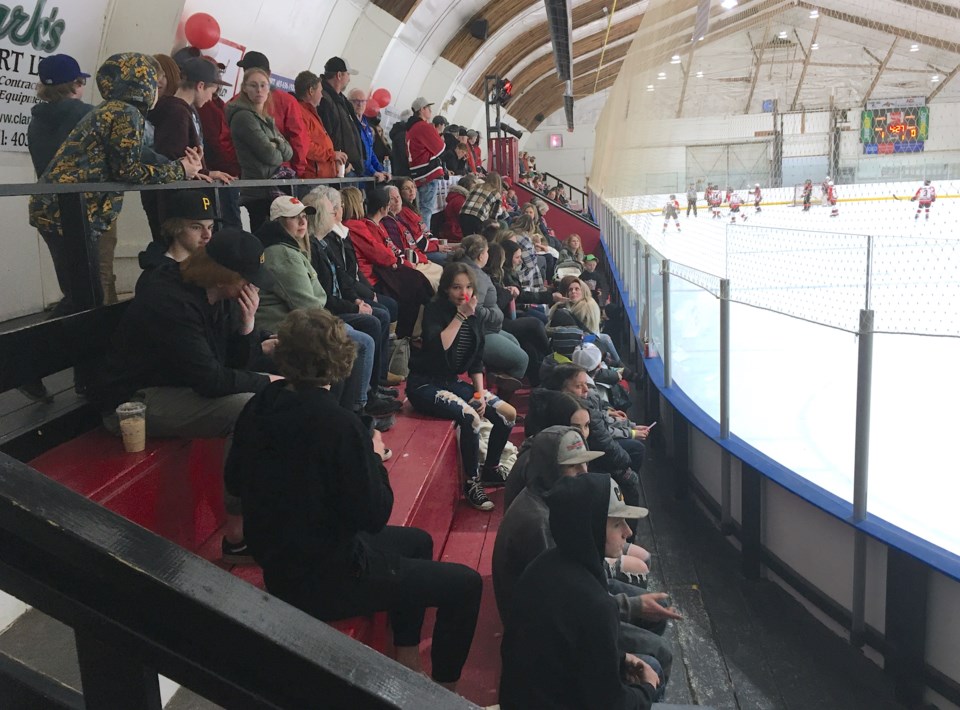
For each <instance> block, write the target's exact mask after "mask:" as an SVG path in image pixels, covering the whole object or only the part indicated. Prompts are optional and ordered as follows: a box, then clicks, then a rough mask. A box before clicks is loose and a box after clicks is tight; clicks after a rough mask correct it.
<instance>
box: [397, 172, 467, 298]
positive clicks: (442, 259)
mask: <svg viewBox="0 0 960 710" xmlns="http://www.w3.org/2000/svg"><path fill="white" fill-rule="evenodd" d="M383 189H384V190H386V191H387V195H388V196H389V198H390V202H389V203H388V205H387V214H386V216H384V218H383V219H382V220H381V221H380V224H381V225H383V228H384V229H385V230H387V235H388V236H389V237H390V241H392V242H393V244H394V246H396V247H397V248H398V249H400V250H401V251H402V252H404V254H405V255H406V256H407V257H408V258H409V257H410V256H412V257H413V258H412V259H411V261H412V262H413V263H414V264H415V265H416V269H417V271H419V272H420V273H421V274H423V275H424V276H426V277H427V280H428V281H429V282H430V285H431V286H433V287H434V289H436V287H437V284H439V283H440V274H442V273H443V264H445V263H446V261H447V252H448V251H453V247H449V246H444V247H443V250H442V251H441V247H440V241H439V240H437V239H434V238H432V237H431V236H430V233H429V232H425V231H423V230H422V227H423V223H422V222H420V216H419V215H417V228H418V229H419V230H420V235H421V236H420V237H419V238H417V237H415V236H414V235H413V232H411V231H410V228H409V227H408V226H407V223H406V221H405V220H404V219H403V216H402V214H401V212H402V209H403V202H402V201H401V199H400V189H399V188H398V187H397V186H396V185H387V186H386V187H384V188H383ZM411 212H412V210H411Z"/></svg>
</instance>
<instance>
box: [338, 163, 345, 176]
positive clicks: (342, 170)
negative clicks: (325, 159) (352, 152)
mask: <svg viewBox="0 0 960 710" xmlns="http://www.w3.org/2000/svg"><path fill="white" fill-rule="evenodd" d="M346 171H347V166H346V165H344V164H343V163H337V177H343V176H344V175H345V174H346Z"/></svg>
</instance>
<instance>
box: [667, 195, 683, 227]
mask: <svg viewBox="0 0 960 710" xmlns="http://www.w3.org/2000/svg"><path fill="white" fill-rule="evenodd" d="M679 209H680V203H679V202H677V196H676V195H670V199H669V200H667V202H666V204H664V206H663V233H664V234H666V233H667V223H668V222H670V220H671V219H672V220H673V221H674V223H675V224H676V225H677V231H678V232H679V231H680V215H679V214H678V213H677V210H679Z"/></svg>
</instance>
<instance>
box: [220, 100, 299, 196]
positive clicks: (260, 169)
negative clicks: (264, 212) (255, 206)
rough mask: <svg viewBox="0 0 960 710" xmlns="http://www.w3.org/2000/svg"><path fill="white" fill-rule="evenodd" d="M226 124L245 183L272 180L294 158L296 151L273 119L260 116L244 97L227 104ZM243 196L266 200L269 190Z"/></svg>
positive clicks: (248, 191) (244, 192) (254, 190)
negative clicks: (284, 164) (285, 163)
mask: <svg viewBox="0 0 960 710" xmlns="http://www.w3.org/2000/svg"><path fill="white" fill-rule="evenodd" d="M227 121H228V122H229V124H230V133H231V134H232V135H233V145H234V148H236V150H237V159H238V160H239V161H240V177H242V178H244V179H245V180H268V179H270V178H271V177H272V176H273V174H274V173H275V172H277V169H278V168H279V167H280V166H281V165H282V164H283V162H284V161H286V160H290V156H292V155H293V149H292V148H291V147H290V144H289V143H288V142H287V139H286V138H284V137H283V135H282V134H281V133H280V131H278V130H277V126H276V124H275V123H274V122H273V119H272V118H271V117H270V116H262V115H260V114H259V113H257V112H256V111H255V110H254V108H253V105H252V104H251V103H250V102H249V101H248V100H247V99H246V98H245V97H244V96H243V94H238V95H237V97H236V98H235V99H234V100H233V101H231V102H230V103H228V104H227ZM241 195H242V196H243V197H244V198H245V199H251V200H256V199H266V198H268V197H269V196H270V191H269V190H268V189H267V188H245V189H243V190H241Z"/></svg>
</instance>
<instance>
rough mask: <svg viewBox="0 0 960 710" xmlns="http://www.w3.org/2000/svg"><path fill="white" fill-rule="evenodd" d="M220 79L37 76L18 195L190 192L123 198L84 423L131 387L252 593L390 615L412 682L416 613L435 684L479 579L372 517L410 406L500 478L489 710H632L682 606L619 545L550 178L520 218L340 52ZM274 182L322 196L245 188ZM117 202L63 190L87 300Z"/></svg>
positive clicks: (601, 285) (39, 205)
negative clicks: (114, 185)
mask: <svg viewBox="0 0 960 710" xmlns="http://www.w3.org/2000/svg"><path fill="white" fill-rule="evenodd" d="M239 66H240V67H241V68H242V70H243V76H242V80H241V83H240V85H239V91H238V93H237V95H236V96H235V97H233V98H232V99H230V100H229V101H227V102H224V101H223V100H222V99H221V98H220V96H219V95H218V92H219V91H220V87H222V86H224V85H226V82H224V81H223V79H222V76H221V74H222V71H223V68H224V67H223V66H222V65H218V64H217V62H216V60H214V59H211V58H209V57H204V56H202V55H201V54H200V52H198V51H197V50H193V49H192V48H189V47H188V48H185V49H183V50H180V51H178V52H176V53H175V54H174V55H173V56H166V55H156V56H154V57H151V56H147V55H144V54H138V53H124V54H118V55H114V56H113V57H110V58H109V59H108V60H107V61H106V62H105V63H104V64H103V65H102V66H101V67H100V68H99V70H98V71H97V73H96V77H95V79H96V81H97V85H98V88H99V90H100V94H101V95H102V96H103V99H104V101H103V102H102V103H101V104H99V105H98V106H96V107H91V106H90V105H89V104H86V103H84V102H83V101H82V95H83V91H84V87H85V84H86V80H87V79H88V78H89V77H90V75H89V74H86V73H84V72H82V71H81V70H80V67H79V66H78V65H77V62H76V61H74V60H73V59H72V58H70V57H68V56H66V55H53V56H51V57H47V58H45V59H44V60H42V61H41V62H40V65H39V79H40V83H39V90H38V94H39V98H40V100H41V102H40V103H38V104H37V106H36V107H35V108H34V109H33V114H34V118H33V123H32V124H31V127H30V149H31V155H32V157H33V161H34V166H35V168H36V172H37V175H38V178H39V180H40V182H42V183H68V182H125V183H136V184H141V185H158V184H164V183H171V182H176V181H181V180H198V181H202V182H204V183H207V185H206V186H201V187H197V188H193V189H183V190H154V191H144V192H141V193H140V194H141V203H142V206H143V209H144V212H145V213H146V215H147V222H148V225H149V232H150V234H149V237H148V236H147V235H146V234H145V235H144V237H145V238H144V240H143V241H144V242H145V243H146V244H145V248H144V250H143V251H142V253H141V254H140V256H139V263H140V266H141V268H142V274H141V275H140V277H139V280H138V281H137V284H136V288H135V293H134V295H133V299H132V301H131V302H130V303H129V305H128V306H127V308H126V310H125V311H124V314H123V316H122V319H121V322H120V325H119V327H118V328H117V330H116V332H115V333H114V335H113V338H112V340H111V342H110V344H109V347H108V354H107V356H106V358H105V360H104V362H103V363H102V365H101V367H100V368H99V370H98V371H97V373H96V374H95V375H94V376H92V378H91V381H90V383H89V385H88V388H87V392H86V394H87V396H88V397H89V398H90V399H91V400H92V401H93V402H94V403H95V404H96V405H97V406H98V407H99V408H100V410H101V412H102V413H103V419H104V425H105V426H106V427H107V428H108V429H109V430H111V431H113V432H114V433H117V432H118V431H119V427H118V422H117V418H116V415H115V409H116V407H117V406H118V405H119V404H121V403H123V402H127V401H130V400H140V401H143V402H145V403H146V412H147V415H146V416H147V430H148V432H149V434H150V435H151V436H161V437H184V438H226V439H227V441H228V446H227V454H226V457H225V461H224V485H225V498H226V507H227V514H228V516H227V525H226V527H225V530H224V537H223V540H222V549H221V553H222V557H223V559H224V560H225V561H229V562H234V563H249V562H252V561H255V562H256V563H258V564H259V565H260V566H261V567H262V568H263V570H264V580H265V583H266V586H267V589H268V590H269V591H270V592H271V593H273V594H275V595H277V596H278V597H280V598H282V599H284V600H286V601H288V602H289V603H291V604H294V605H295V606H298V607H299V608H301V609H304V610H305V611H307V612H308V613H310V614H313V615H314V616H316V617H318V618H320V619H323V620H328V621H329V620H336V619H342V618H345V617H350V616H356V615H359V614H366V613H370V612H372V611H378V610H385V611H387V612H389V615H390V619H391V628H392V631H393V638H394V644H395V646H396V657H397V660H399V661H400V662H401V663H403V664H404V665H407V666H408V667H410V668H413V669H415V670H420V669H421V661H420V652H419V644H420V640H421V632H422V627H423V621H424V612H425V609H427V608H436V609H437V616H436V623H435V626H434V629H433V643H432V650H431V653H432V660H433V662H432V666H431V674H432V677H433V678H434V679H435V680H436V681H437V682H439V683H442V684H444V685H446V686H447V687H449V688H451V689H455V687H456V683H457V681H458V680H459V678H460V674H461V671H462V668H463V665H464V662H465V661H466V657H467V654H468V653H469V650H470V646H471V643H472V639H473V634H474V630H475V626H476V621H477V615H478V612H479V608H480V600H481V593H482V584H481V580H480V577H479V575H478V574H477V573H476V572H475V571H474V570H472V569H469V568H467V567H465V566H463V565H458V564H452V563H446V562H436V561H434V551H433V540H432V539H431V538H430V536H429V535H428V534H427V533H425V532H424V531H421V530H417V529H415V528H398V527H393V526H389V525H387V520H388V519H389V517H390V512H391V510H392V506H393V491H392V488H391V485H390V481H389V478H388V476H387V473H386V470H385V468H384V466H383V462H384V461H386V460H388V459H389V458H390V457H391V456H392V452H391V451H390V450H389V449H387V448H386V447H385V446H384V443H383V439H382V438H381V435H380V432H381V431H386V430H388V429H389V428H390V427H391V426H392V425H393V423H394V422H395V418H396V416H397V415H398V414H399V413H400V412H401V410H402V409H403V406H404V405H403V402H404V399H406V400H407V401H408V402H409V404H410V406H411V407H412V409H413V410H415V411H417V412H419V413H421V414H422V415H425V416H428V417H436V418H441V419H447V420H450V421H452V422H453V424H454V425H455V426H456V427H457V430H458V446H459V450H460V461H461V464H462V468H463V480H462V490H463V496H464V500H465V501H466V503H467V504H469V505H471V506H473V507H474V508H476V509H477V510H480V511H490V510H492V509H493V508H494V503H493V502H492V501H491V500H490V497H489V495H488V491H489V490H490V489H491V487H503V488H504V489H505V490H504V505H505V506H507V510H506V512H505V515H504V518H503V521H502V524H501V526H500V529H499V533H498V535H497V539H496V545H495V549H494V554H493V581H494V589H495V595H496V603H497V607H498V609H499V611H500V615H501V618H502V620H503V622H504V636H503V643H502V658H503V675H502V682H501V706H502V707H503V708H504V709H505V710H509V709H510V708H561V707H569V708H582V707H598V708H641V707H643V708H645V707H648V706H649V705H650V704H651V703H652V702H653V701H654V700H656V699H658V698H661V697H662V696H663V692H664V688H665V685H666V682H667V680H668V678H669V675H670V670H671V661H672V656H671V653H670V649H669V646H668V644H667V643H666V642H665V641H664V640H663V637H662V635H663V633H664V630H665V628H666V625H667V622H668V621H669V620H671V619H679V618H680V617H679V615H678V614H677V613H676V611H674V610H673V609H672V608H670V606H669V603H668V602H667V597H666V595H665V594H662V593H648V592H647V591H646V589H645V587H646V576H647V574H648V572H649V570H650V565H651V564H652V560H651V554H650V552H648V551H647V550H646V549H644V547H643V546H642V545H641V544H639V543H638V541H636V534H637V521H638V520H639V519H641V518H643V517H645V516H646V515H647V513H648V511H647V510H646V509H644V508H643V507H641V505H640V502H641V491H640V485H639V479H638V475H637V474H638V472H639V471H640V468H641V466H642V464H643V458H644V443H643V441H644V440H645V439H646V438H647V435H648V433H649V429H650V428H649V427H648V426H645V425H642V424H639V423H636V422H634V421H632V420H631V418H630V415H629V413H628V412H629V410H630V408H631V401H630V380H631V372H630V370H629V368H626V367H625V363H624V362H623V361H622V360H621V356H620V354H619V352H618V347H617V337H616V335H617V328H616V324H617V322H618V320H619V316H618V312H617V307H616V305H615V304H612V303H611V293H610V287H609V284H608V282H607V280H606V278H605V276H604V274H603V270H602V269H598V260H597V257H596V256H595V255H593V254H590V253H587V252H586V251H585V249H584V243H583V241H582V240H581V238H580V236H579V235H577V234H575V233H568V234H558V230H557V229H555V228H552V227H551V226H550V224H549V221H548V214H549V210H550V206H551V203H553V204H558V205H561V206H563V205H564V204H565V203H566V198H565V196H564V195H563V191H562V190H558V188H557V187H552V188H549V187H547V186H546V183H545V182H544V180H543V178H542V176H541V175H540V174H539V173H537V172H536V165H535V159H534V158H533V157H532V156H528V155H527V154H522V155H521V160H522V165H521V166H520V170H519V172H520V175H521V182H523V183H524V184H525V186H526V187H527V188H528V189H529V190H530V191H531V192H533V193H542V197H539V196H537V197H534V198H533V199H532V200H531V201H528V202H521V201H520V200H519V197H518V193H517V190H516V189H515V186H514V185H513V184H512V183H511V181H510V180H509V179H507V178H504V177H502V176H501V175H500V174H498V173H497V172H493V171H487V170H486V169H484V167H483V159H482V155H481V149H480V145H479V139H480V136H479V134H478V132H477V131H474V130H469V129H467V128H465V127H460V126H455V125H450V124H449V122H448V121H447V120H446V118H444V117H443V116H441V115H436V114H435V113H434V104H433V103H432V102H431V101H430V100H428V99H426V98H423V97H418V98H416V99H415V100H414V101H413V102H412V104H411V105H410V109H409V111H408V112H405V114H406V115H401V118H400V120H399V121H397V122H396V123H395V124H394V125H393V126H392V127H391V128H390V129H389V131H388V130H386V128H385V127H384V126H383V125H381V119H380V117H379V116H370V115H367V114H366V112H365V110H364V109H365V107H366V106H367V105H368V97H367V94H366V92H365V91H364V90H362V89H358V88H352V89H351V88H350V82H351V78H352V77H354V76H355V75H356V74H357V71H356V70H355V69H353V68H352V67H351V65H350V63H349V62H348V61H347V60H346V59H344V58H341V57H331V58H330V59H329V60H327V61H326V63H325V64H324V67H323V72H322V74H319V75H318V74H314V73H312V72H310V71H303V72H301V73H300V74H299V75H297V77H296V80H295V82H294V91H293V92H292V93H291V92H286V91H283V90H281V89H278V88H275V87H273V86H272V85H271V67H270V62H269V60H268V58H267V57H266V56H265V55H264V54H262V53H260V52H255V51H250V52H247V53H246V54H245V55H244V56H243V58H242V59H241V61H240V62H239ZM238 178H239V179H242V180H243V181H244V182H243V183H241V184H242V186H237V185H234V184H233V182H234V180H236V179H238ZM288 178H304V179H313V180H325V182H324V183H323V184H307V185H299V184H298V185H293V186H289V185H288V183H286V182H281V183H278V184H277V185H275V186H271V185H270V184H269V182H270V181H272V180H284V179H288ZM346 178H365V180H362V181H353V182H351V183H346V182H344V183H338V182H337V181H338V180H341V179H346ZM247 181H258V183H259V184H252V185H251V184H248V182H247ZM122 205H123V194H122V193H113V192H100V193H92V194H89V195H87V196H86V214H85V217H86V220H87V226H88V232H89V237H88V239H89V245H88V249H87V252H88V254H90V255H91V256H90V263H89V264H88V267H89V269H90V273H91V274H96V275H98V276H99V278H98V279H95V280H96V281H97V293H96V294H95V302H96V303H97V304H108V303H112V302H115V301H116V300H117V294H116V287H115V278H114V276H113V268H112V264H113V257H114V254H113V251H114V249H115V246H116V222H117V216H118V214H119V212H120V210H121V208H122ZM242 210H244V211H245V212H246V217H245V218H244V215H243V212H242ZM30 221H31V224H32V225H33V226H34V227H36V228H37V230H38V231H39V232H40V234H41V236H42V238H43V240H44V242H45V243H46V244H47V246H48V248H49V250H50V254H51V257H52V258H53V262H54V266H55V268H56V273H57V278H58V282H59V285H60V288H61V290H62V291H63V300H62V301H61V302H60V304H59V305H58V306H57V307H56V309H55V315H66V314H69V313H73V312H75V311H76V310H77V309H78V308H79V307H80V299H79V298H78V294H77V293H75V292H74V291H73V288H74V280H73V279H72V278H71V270H72V269H73V265H72V264H71V263H70V258H71V257H70V252H69V251H68V250H66V249H64V246H63V244H64V240H65V238H66V236H67V235H65V234H64V232H63V228H62V222H63V220H62V215H61V214H60V207H59V203H58V201H57V199H56V197H55V196H54V195H38V196H35V197H33V198H31V201H30ZM404 380H405V386H404V388H403V389H402V390H401V389H400V388H398V387H397V385H399V384H400V383H401V382H404ZM40 387H41V388H42V385H40ZM521 388H525V389H529V391H530V392H529V397H528V404H529V408H528V410H527V411H526V413H525V419H524V420H523V421H521V414H518V411H517V406H516V404H517V394H516V393H517V391H518V390H519V389H521ZM41 394H42V392H41ZM521 423H522V424H523V427H524V434H525V440H524V441H523V443H522V445H521V446H520V449H519V453H518V455H517V456H516V460H515V462H513V460H512V459H510V458H509V457H507V456H506V455H505V451H506V450H507V448H508V438H509V436H510V434H511V432H512V431H513V430H514V427H515V426H517V425H518V424H521Z"/></svg>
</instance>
